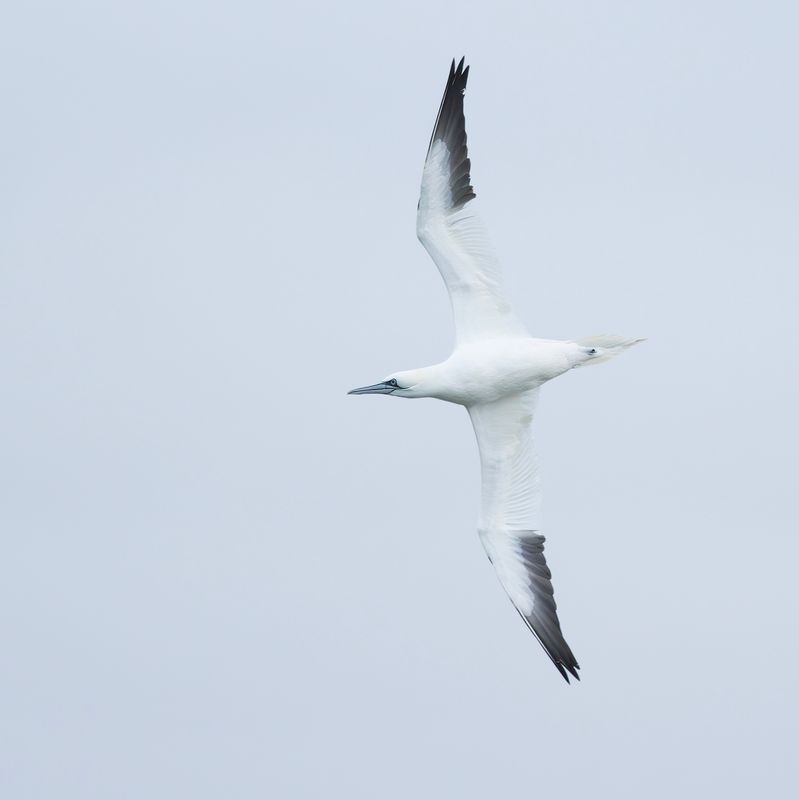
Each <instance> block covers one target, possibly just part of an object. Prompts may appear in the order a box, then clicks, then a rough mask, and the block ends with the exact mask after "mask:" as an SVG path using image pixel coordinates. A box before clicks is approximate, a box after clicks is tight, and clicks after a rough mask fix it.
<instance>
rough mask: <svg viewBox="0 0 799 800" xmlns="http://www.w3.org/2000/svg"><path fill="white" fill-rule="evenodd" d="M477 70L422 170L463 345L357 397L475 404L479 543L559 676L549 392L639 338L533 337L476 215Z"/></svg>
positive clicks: (446, 115)
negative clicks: (549, 529) (545, 441)
mask: <svg viewBox="0 0 799 800" xmlns="http://www.w3.org/2000/svg"><path fill="white" fill-rule="evenodd" d="M468 77H469V67H465V68H464V59H461V61H460V63H459V64H458V66H457V67H456V66H455V61H454V60H453V62H452V66H451V67H450V71H449V78H448V79H447V86H446V89H445V90H444V97H443V99H442V101H441V107H440V108H439V111H438V116H437V117H436V123H435V126H434V128H433V135H432V137H431V139H430V145H429V147H428V151H427V158H426V159H425V164H424V171H423V173H422V187H421V195H420V197H419V205H418V210H417V215H416V234H417V236H418V237H419V241H421V243H422V244H423V245H424V248H425V250H427V252H428V253H429V254H430V257H431V258H432V259H433V261H434V262H435V264H436V266H437V267H438V270H439V272H440V273H441V277H442V278H443V279H444V283H445V284H446V286H447V290H448V291H449V297H450V301H451V304H452V313H453V317H454V321H455V348H454V350H453V352H452V355H451V356H450V357H449V358H448V359H447V360H446V361H444V362H442V363H440V364H434V365H433V366H430V367H422V368H421V369H412V370H407V371H404V372H394V373H392V374H391V375H389V376H388V377H387V378H385V379H384V380H382V381H380V383H375V384H373V385H371V386H363V387H361V388H359V389H353V390H352V391H351V392H349V394H385V395H390V396H392V397H435V398H438V399H439V400H446V401H447V402H450V403H457V404H459V405H462V406H465V407H466V410H467V411H468V412H469V416H470V417H471V420H472V425H473V426H474V432H475V435H476V437H477V444H478V447H479V450H480V464H481V471H482V503H481V511H480V517H479V520H478V523H477V529H478V533H479V535H480V540H481V541H482V543H483V546H484V547H485V550H486V553H487V554H488V558H489V561H490V562H491V563H492V564H493V565H494V568H495V570H496V572H497V576H498V577H499V580H500V582H501V583H502V586H503V587H504V589H505V591H506V592H507V593H508V595H509V597H510V599H511V601H512V602H513V605H514V606H515V607H516V610H517V611H518V612H519V615H520V616H521V618H522V619H523V620H524V622H525V624H526V625H527V627H528V628H529V629H530V630H531V631H532V633H533V634H534V635H535V637H536V639H538V641H539V643H540V644H541V646H542V647H543V648H544V650H545V651H546V653H547V655H548V656H549V657H550V659H552V663H553V664H554V665H555V666H556V667H557V669H558V671H559V672H560V674H561V675H562V676H563V677H564V678H565V679H566V682H567V683H568V681H569V674H571V675H573V676H574V677H575V678H577V679H578V680H579V677H580V676H579V675H578V674H577V670H578V669H579V664H578V663H577V659H576V658H575V657H574V654H573V653H572V651H571V648H570V647H569V645H568V644H566V640H565V639H564V638H563V634H562V633H561V629H560V622H559V621H558V615H557V611H556V605H555V600H554V597H553V589H552V582H551V580H550V579H551V577H552V576H551V573H550V571H549V568H548V567H547V564H546V560H545V558H544V537H543V536H542V535H541V523H540V502H541V492H540V485H539V478H538V465H537V461H536V455H535V450H534V448H533V438H532V433H531V428H532V422H533V416H534V414H535V408H536V403H537V402H538V392H539V389H540V387H541V386H542V385H543V384H544V383H546V382H547V381H549V380H552V378H556V377H557V376H558V375H562V374H563V373H564V372H567V371H568V370H570V369H573V368H574V367H582V366H586V365H589V364H599V363H601V362H603V361H607V360H608V359H609V358H611V357H612V356H614V355H616V354H618V353H620V352H621V351H622V350H624V349H626V348H628V347H630V346H631V345H633V344H635V343H636V342H640V341H642V340H641V339H625V338H622V337H619V336H606V335H603V336H592V337H588V338H585V339H575V340H574V341H559V340H553V339H534V338H531V337H530V335H529V334H528V332H527V330H526V329H525V327H524V325H522V323H521V322H520V321H519V320H518V319H517V317H516V316H515V314H514V313H513V310H512V309H511V307H510V304H509V303H508V301H507V299H506V298H505V294H504V292H503V289H502V276H501V273H500V266H499V263H498V261H497V258H496V256H495V255H494V252H493V250H492V248H491V245H490V243H489V240H488V237H487V235H486V232H485V229H484V227H483V224H482V222H481V221H480V218H479V217H478V216H477V215H476V213H475V208H474V206H475V202H474V198H475V192H474V189H473V188H472V184H471V175H470V171H471V162H470V160H469V156H468V152H467V149H466V121H465V118H464V114H463V97H464V93H465V91H466V81H467V79H468Z"/></svg>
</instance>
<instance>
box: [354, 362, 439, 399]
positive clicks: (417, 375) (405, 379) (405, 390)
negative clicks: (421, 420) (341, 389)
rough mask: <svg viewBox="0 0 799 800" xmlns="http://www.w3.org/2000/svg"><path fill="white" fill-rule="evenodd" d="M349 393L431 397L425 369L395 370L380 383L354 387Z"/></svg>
mask: <svg viewBox="0 0 799 800" xmlns="http://www.w3.org/2000/svg"><path fill="white" fill-rule="evenodd" d="M347 394H390V395H392V396H393V397H429V396H430V395H429V394H428V392H427V387H426V385H425V370H423V369H409V370H406V371H405V372H394V373H392V374H391V375H389V376H388V377H387V378H386V379H385V380H382V381H380V383H373V384H372V385H371V386H361V387H360V388H358V389H352V390H351V391H349V392H347Z"/></svg>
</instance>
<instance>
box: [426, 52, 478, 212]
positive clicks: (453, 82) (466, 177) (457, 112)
mask: <svg viewBox="0 0 799 800" xmlns="http://www.w3.org/2000/svg"><path fill="white" fill-rule="evenodd" d="M464 60H465V59H463V58H462V59H461V60H460V63H459V64H458V66H457V67H456V66H455V60H454V59H453V61H452V66H451V67H450V69H449V78H447V86H446V89H444V97H443V98H442V100H441V107H440V108H439V110H438V116H437V117H436V124H435V127H434V128H433V135H432V136H431V137H430V147H428V149H427V154H428V156H429V155H430V150H431V148H432V147H433V144H434V143H435V142H437V141H442V142H444V144H445V145H446V148H447V150H448V151H449V188H450V192H451V194H452V208H453V210H454V209H458V208H460V207H461V206H463V205H464V203H467V202H468V201H469V200H471V199H472V198H473V197H475V192H474V189H473V188H472V185H471V175H470V172H471V168H472V164H471V161H469V155H468V151H467V149H466V118H465V117H464V114H463V95H464V92H465V91H466V81H467V80H468V79H469V67H466V68H464V66H463V62H464Z"/></svg>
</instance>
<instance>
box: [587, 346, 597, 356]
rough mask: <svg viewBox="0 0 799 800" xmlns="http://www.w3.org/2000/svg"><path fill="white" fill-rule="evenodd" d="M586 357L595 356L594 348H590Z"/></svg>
mask: <svg viewBox="0 0 799 800" xmlns="http://www.w3.org/2000/svg"><path fill="white" fill-rule="evenodd" d="M588 355H589V356H593V355H596V347H592V348H591V349H590V350H589V351H588Z"/></svg>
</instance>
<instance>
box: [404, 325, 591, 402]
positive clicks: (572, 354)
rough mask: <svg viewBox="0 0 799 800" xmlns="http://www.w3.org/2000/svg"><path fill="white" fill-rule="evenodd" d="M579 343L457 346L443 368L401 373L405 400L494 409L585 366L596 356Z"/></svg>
mask: <svg viewBox="0 0 799 800" xmlns="http://www.w3.org/2000/svg"><path fill="white" fill-rule="evenodd" d="M588 349H589V348H586V347H584V346H582V345H579V344H577V343H576V342H568V341H558V340H555V339H533V338H531V337H521V336H513V337H502V338H495V339H485V340H477V341H470V342H467V343H465V344H463V345H459V346H457V347H456V348H455V349H454V350H453V352H452V355H451V356H450V357H449V358H448V359H447V360H446V361H443V362H442V363H440V364H435V365H433V366H430V367H424V368H422V369H419V370H410V371H408V372H398V373H396V375H397V377H398V378H399V379H400V380H401V381H402V382H404V383H408V384H409V385H408V387H407V388H406V389H403V390H399V391H397V392H395V394H397V395H399V396H404V397H435V398H437V399H439V400H446V401H448V402H450V403H458V404H459V405H462V406H467V407H468V406H472V405H475V404H478V403H490V402H492V401H494V400H499V399H500V398H502V397H506V396H508V395H509V394H515V393H518V392H526V391H528V390H530V389H538V388H539V387H540V386H541V385H542V384H543V383H545V382H546V381H548V380H551V379H552V378H556V377H557V376H558V375H562V374H563V373H564V372H566V371H567V370H570V369H571V368H572V367H575V366H578V365H580V364H584V363H585V362H586V361H589V360H590V359H591V358H592V356H591V355H588V352H587V351H588Z"/></svg>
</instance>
